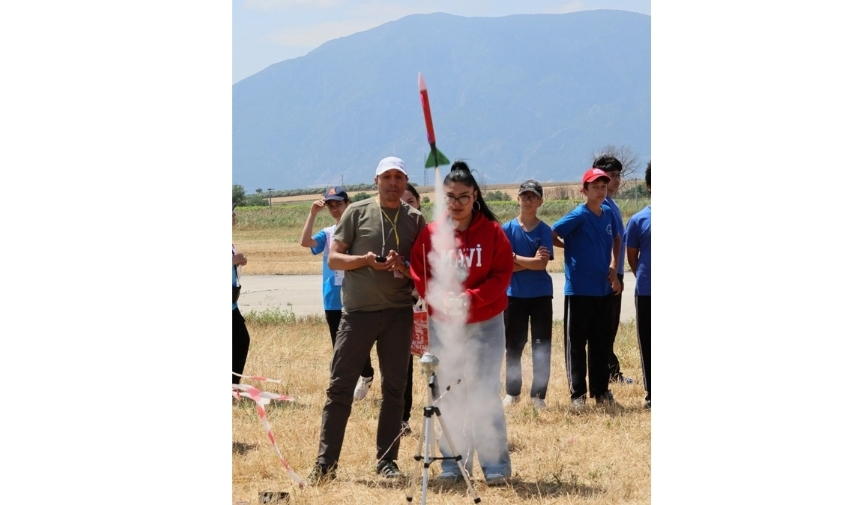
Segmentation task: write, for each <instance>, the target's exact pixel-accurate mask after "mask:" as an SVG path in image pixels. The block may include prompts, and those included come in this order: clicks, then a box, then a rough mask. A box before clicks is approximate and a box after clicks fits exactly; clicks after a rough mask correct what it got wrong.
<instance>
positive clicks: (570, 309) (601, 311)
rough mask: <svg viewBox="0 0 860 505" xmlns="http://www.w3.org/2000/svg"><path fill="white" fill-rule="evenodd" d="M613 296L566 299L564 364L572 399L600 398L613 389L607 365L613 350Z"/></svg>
mask: <svg viewBox="0 0 860 505" xmlns="http://www.w3.org/2000/svg"><path fill="white" fill-rule="evenodd" d="M613 296H615V295H614V294H609V295H606V296H580V295H565V297H564V353H565V356H564V364H565V369H566V371H567V383H568V387H569V388H570V397H571V399H575V398H581V397H583V396H585V395H586V393H588V394H589V396H590V397H592V398H597V397H600V396H603V395H605V394H606V391H607V390H608V389H609V367H608V366H606V363H607V362H608V360H609V351H610V348H611V347H610V346H611V344H610V342H611V336H610V330H611V326H610V324H609V323H610V321H611V319H610V316H611V312H612V299H611V298H612V297H613ZM586 347H587V349H588V352H587V354H586ZM586 376H587V377H588V384H587V385H586Z"/></svg>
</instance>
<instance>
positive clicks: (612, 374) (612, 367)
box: [609, 274, 624, 381]
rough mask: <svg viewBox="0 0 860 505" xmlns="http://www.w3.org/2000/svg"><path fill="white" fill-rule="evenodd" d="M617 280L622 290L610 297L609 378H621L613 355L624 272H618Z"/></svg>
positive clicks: (613, 379)
mask: <svg viewBox="0 0 860 505" xmlns="http://www.w3.org/2000/svg"><path fill="white" fill-rule="evenodd" d="M618 282H620V283H621V288H622V291H621V293H619V294H618V296H613V297H612V338H611V342H610V344H609V380H610V381H616V380H621V378H622V377H623V375H622V373H621V364H620V363H618V356H616V355H615V335H616V334H617V333H618V323H620V322H621V297H622V296H623V295H624V291H623V288H624V274H618Z"/></svg>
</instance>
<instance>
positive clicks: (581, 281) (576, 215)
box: [552, 203, 617, 296]
mask: <svg viewBox="0 0 860 505" xmlns="http://www.w3.org/2000/svg"><path fill="white" fill-rule="evenodd" d="M601 210H602V213H601V215H600V216H598V215H596V214H594V213H593V212H591V211H590V210H588V207H586V206H585V204H584V203H581V204H579V206H578V207H576V208H575V209H573V210H572V211H570V212H568V213H567V214H566V215H565V216H563V217H562V218H561V219H559V220H558V221H557V222H556V223H555V224H554V225H552V230H553V231H554V232H556V233H558V236H559V237H560V238H561V239H562V240H563V241H564V294H565V295H566V296H571V295H583V296H606V295H608V294H610V293H612V286H611V285H610V284H609V281H608V279H607V276H608V274H609V263H610V261H611V260H612V240H613V239H614V238H615V235H616V226H617V224H616V222H615V218H614V217H613V215H612V211H611V210H610V208H609V206H608V205H606V204H605V203H603V204H601Z"/></svg>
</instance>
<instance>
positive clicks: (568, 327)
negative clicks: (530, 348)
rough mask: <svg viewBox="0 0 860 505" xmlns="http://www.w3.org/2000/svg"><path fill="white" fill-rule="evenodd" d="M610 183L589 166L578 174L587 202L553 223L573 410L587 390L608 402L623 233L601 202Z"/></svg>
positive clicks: (610, 212)
mask: <svg viewBox="0 0 860 505" xmlns="http://www.w3.org/2000/svg"><path fill="white" fill-rule="evenodd" d="M609 182H610V178H609V175H607V174H606V172H604V171H603V170H601V169H599V168H590V169H589V170H587V171H586V172H585V174H584V175H583V176H582V193H583V194H584V195H585V198H586V201H585V203H582V204H580V205H579V206H578V207H576V208H575V209H573V210H572V211H570V212H569V213H568V214H567V215H565V216H564V217H562V218H561V219H559V220H558V221H557V222H556V223H555V224H554V225H553V226H552V230H553V235H554V237H555V238H556V239H557V242H556V245H558V246H559V247H563V248H564V280H565V282H564V338H565V345H564V351H565V360H564V361H565V368H566V371H567V382H568V387H569V388H570V399H571V404H572V405H573V407H574V408H575V409H580V408H582V407H584V406H585V395H586V394H589V395H590V396H591V397H592V398H594V399H595V401H596V402H597V403H604V402H606V403H611V402H612V397H611V396H610V395H609V394H608V392H609V388H608V385H609V368H608V367H607V366H606V363H607V360H608V358H609V353H610V350H611V336H612V335H611V327H610V324H609V321H610V320H611V317H610V316H611V312H612V296H614V294H615V293H617V292H619V291H620V290H621V285H620V284H619V282H618V277H617V275H616V272H617V264H616V261H617V258H618V255H619V254H620V252H621V237H620V236H619V234H618V229H617V228H618V224H617V222H616V220H615V219H614V217H613V215H612V211H611V209H610V208H609V206H608V205H606V203H605V202H604V200H605V199H606V194H607V188H608V184H609ZM586 346H587V348H588V352H587V353H586ZM586 374H587V376H588V384H587V385H586Z"/></svg>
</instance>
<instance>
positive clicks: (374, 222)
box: [333, 198, 427, 312]
mask: <svg viewBox="0 0 860 505" xmlns="http://www.w3.org/2000/svg"><path fill="white" fill-rule="evenodd" d="M383 212H384V213H385V214H386V216H388V218H387V219H386V218H383V216H382V213H383ZM397 212H398V210H397V209H387V208H384V207H380V206H379V204H378V203H376V198H368V199H366V200H362V201H360V202H357V203H351V204H350V205H349V207H347V208H346V210H345V211H344V212H343V215H342V216H341V218H340V223H339V224H338V225H337V228H336V229H335V231H334V236H333V238H334V240H338V241H340V242H343V243H344V244H346V246H347V247H348V249H347V251H346V253H347V254H350V255H357V256H363V255H365V254H367V253H368V251H369V252H372V253H374V254H380V255H382V256H386V255H387V254H388V251H390V250H392V249H394V250H395V251H397V252H398V253H399V254H400V255H402V256H403V257H404V260H408V259H409V257H410V255H411V254H412V244H413V243H415V239H416V238H418V233H419V232H420V231H421V230H422V229H423V228H424V227H425V226H426V225H427V223H426V222H425V220H424V215H423V214H421V211H420V210H418V209H415V208H414V207H412V206H411V205H409V204H407V203H404V202H401V203H400V210H399V212H400V214H399V215H398V214H397ZM392 223H394V224H395V225H396V228H395V227H394V226H392ZM383 246H384V247H383ZM341 300H342V301H343V310H344V312H351V311H375V310H382V309H392V308H397V307H411V306H412V280H411V279H409V278H408V277H405V276H401V277H396V276H395V273H394V272H389V271H387V270H374V269H373V268H372V267H370V266H363V267H359V268H355V269H353V270H347V271H346V272H345V274H344V278H343V286H341Z"/></svg>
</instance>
